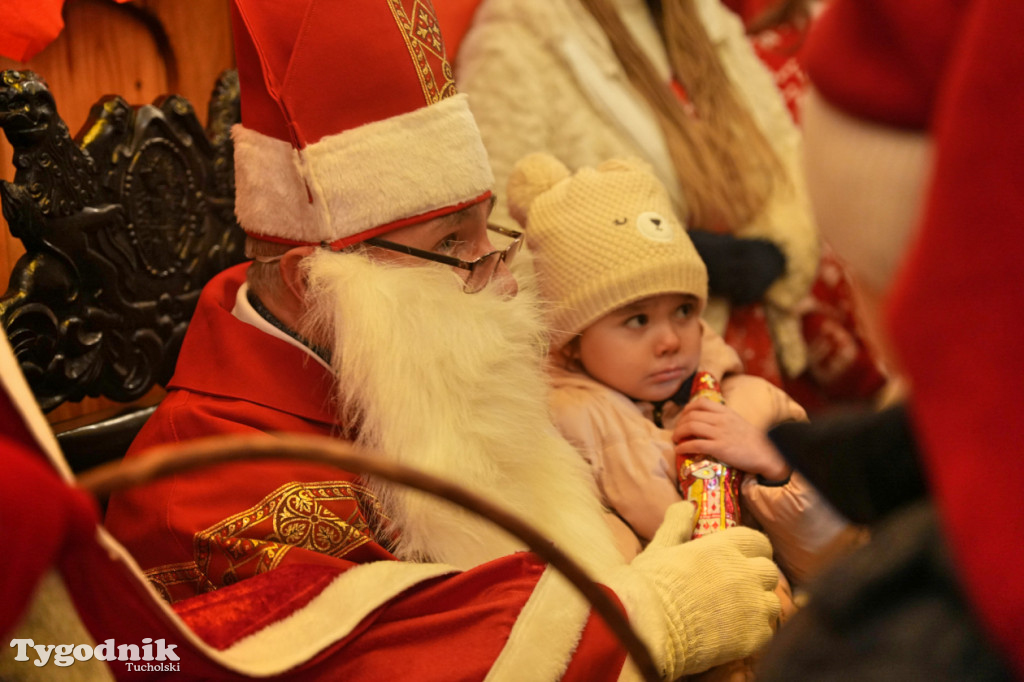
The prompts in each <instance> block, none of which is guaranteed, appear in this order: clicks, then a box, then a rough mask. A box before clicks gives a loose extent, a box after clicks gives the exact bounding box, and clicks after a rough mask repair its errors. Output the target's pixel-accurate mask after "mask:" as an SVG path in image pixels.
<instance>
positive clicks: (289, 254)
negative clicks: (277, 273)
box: [279, 246, 317, 310]
mask: <svg viewBox="0 0 1024 682" xmlns="http://www.w3.org/2000/svg"><path fill="white" fill-rule="evenodd" d="M316 248H317V247H316V246H296V247H295V248H294V249H290V250H289V251H286V252H285V253H284V255H283V256H281V261H280V265H279V267H280V269H281V280H282V281H283V282H284V286H285V290H286V291H287V292H288V297H289V299H291V300H289V301H288V303H289V304H297V305H298V308H297V310H301V308H302V304H303V302H304V301H305V300H306V286H307V282H306V271H305V269H303V268H302V267H301V265H300V263H301V262H302V259H304V258H306V257H307V256H309V255H311V254H312V253H313V250H314V249H316Z"/></svg>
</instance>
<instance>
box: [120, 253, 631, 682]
mask: <svg viewBox="0 0 1024 682" xmlns="http://www.w3.org/2000/svg"><path fill="white" fill-rule="evenodd" d="M245 267H246V266H244V265H243V266H238V267H235V268H232V269H231V270H228V271H226V272H225V273H222V274H221V275H219V276H218V277H216V278H215V279H214V280H213V281H211V282H210V284H209V285H208V286H207V287H206V289H205V290H204V292H203V294H202V297H201V299H200V302H199V305H198V308H197V310H196V313H195V316H194V317H193V320H192V322H191V324H190V327H189V331H188V334H187V335H186V339H185V342H184V345H183V347H182V351H181V355H180V360H179V362H178V368H177V371H176V373H175V375H174V377H173V379H172V380H171V382H170V384H169V385H168V388H169V392H168V395H167V397H166V398H165V399H164V400H163V401H162V402H161V404H160V407H159V408H158V409H157V411H156V412H155V413H154V415H153V417H152V418H151V419H150V420H149V422H148V423H147V424H146V426H145V428H144V429H143V431H142V432H141V433H140V435H139V437H138V439H137V440H136V442H135V443H134V445H133V447H132V449H131V451H130V452H129V454H128V457H137V456H140V454H142V453H143V451H144V450H145V449H146V448H147V447H150V446H154V445H157V444H167V443H173V442H181V441H185V440H188V439H190V438H196V437H201V436H211V435H218V434H225V433H250V432H258V431H287V432H294V433H313V434H331V433H332V432H336V431H337V430H338V429H337V426H336V424H335V422H334V418H333V414H332V409H331V397H330V396H331V390H330V389H331V385H332V380H333V378H332V376H331V374H330V372H329V371H328V370H327V369H326V368H325V367H324V366H323V365H321V364H320V363H318V362H317V361H316V360H314V359H313V358H311V357H310V356H309V355H308V354H307V353H304V352H303V351H302V350H301V349H298V348H296V347H295V346H292V345H289V344H288V343H286V342H284V341H282V340H280V339H277V338H274V337H272V336H270V335H268V334H266V333H264V332H263V331H261V330H259V329H257V328H256V327H253V326H251V325H249V324H246V323H244V322H242V321H240V320H238V319H237V318H235V317H234V316H233V315H232V313H231V310H232V308H233V306H234V303H235V297H236V293H237V291H238V288H239V287H240V286H241V284H242V282H243V281H244V272H245ZM377 514H379V510H378V509H377V505H376V502H375V500H374V499H373V497H372V496H371V495H370V494H369V492H368V490H367V489H366V488H365V487H364V486H363V485H362V484H361V483H360V480H359V478H358V477H357V476H355V475H353V474H351V473H348V472H344V471H340V470H338V469H334V468H332V467H328V466H324V465H317V464H309V463H301V462H294V461H282V462H280V463H272V462H234V463H230V464H224V465H219V466H217V467H216V468H210V469H203V470H199V471H198V472H193V473H186V474H179V475H176V476H173V477H171V478H168V479H164V480H161V481H159V482H157V483H155V484H152V485H148V486H146V487H145V488H140V489H137V490H134V491H131V492H129V493H127V494H123V495H118V496H116V497H114V498H112V499H111V502H110V506H109V508H108V514H107V525H108V528H109V529H110V530H111V532H112V533H113V534H114V535H115V537H117V538H118V539H119V540H120V541H121V542H123V543H124V545H125V546H126V547H127V549H128V550H129V551H130V552H131V553H132V555H133V556H134V558H135V560H136V561H138V563H139V564H140V566H141V567H142V568H143V569H145V571H146V574H147V576H148V577H149V580H150V582H151V583H152V584H153V585H154V586H155V587H156V588H157V590H158V591H159V592H161V593H162V595H163V596H164V597H165V598H167V599H169V600H170V601H172V602H174V609H175V610H176V611H177V613H178V614H179V615H180V616H181V617H182V618H184V620H185V622H186V623H188V624H189V625H190V626H191V627H192V628H193V629H194V630H195V631H196V632H197V633H198V634H199V635H200V636H201V637H202V638H203V640H205V642H206V643H207V644H209V645H211V646H212V647H214V648H216V649H220V650H230V648H231V647H232V646H233V645H236V644H237V643H238V642H239V641H241V640H242V639H243V638H244V637H246V636H248V635H251V634H253V633H254V632H257V631H259V630H261V629H262V628H264V626H266V625H271V626H274V627H279V628H280V627H281V621H282V619H284V618H285V617H288V616H291V617H292V618H293V620H294V618H295V614H296V613H304V614H308V613H313V614H314V616H315V617H314V622H315V623H316V628H315V630H317V632H316V633H315V634H316V635H318V637H311V635H312V634H314V633H312V632H303V631H299V632H289V631H288V630H287V629H286V628H285V629H284V630H283V631H284V632H285V633H287V634H286V636H290V637H295V638H296V644H298V643H299V642H302V647H303V648H304V649H308V650H309V652H310V655H309V656H300V655H297V654H294V653H290V655H291V656H292V657H295V658H299V659H301V660H299V661H298V668H297V669H298V670H301V671H303V672H302V674H301V675H300V677H301V678H302V679H316V678H317V675H318V674H319V675H321V676H323V677H324V678H325V679H343V678H351V679H389V678H392V677H401V678H406V677H409V678H410V679H417V680H429V679H437V680H439V681H440V680H453V679H467V680H473V679H483V678H484V677H485V676H486V675H487V673H488V671H489V670H490V668H491V666H492V664H493V663H494V661H495V659H496V658H497V656H498V654H499V653H501V652H502V649H503V647H504V646H505V644H506V641H507V640H508V639H509V635H510V632H511V630H512V627H513V626H514V625H516V623H517V618H518V617H519V615H520V611H521V610H522V607H523V606H524V604H525V603H526V600H527V599H529V597H530V596H531V594H532V593H533V589H534V587H535V586H536V585H537V583H538V581H539V580H540V579H541V576H542V574H543V573H544V571H545V568H546V567H545V566H544V565H543V563H541V562H540V561H539V560H538V559H537V558H536V557H534V556H533V555H531V554H527V553H518V554H515V555H512V556H509V557H504V558H501V559H497V560H495V561H491V562H489V563H487V564H484V565H482V566H479V567H477V568H474V569H472V570H469V571H464V572H458V571H456V570H455V569H450V568H449V569H448V570H444V569H437V568H431V566H432V565H424V564H408V563H404V562H398V561H394V557H393V556H392V555H391V554H390V553H389V552H388V551H387V550H386V549H385V548H384V547H383V546H382V545H381V544H380V542H379V541H378V538H377V537H376V536H375V534H374V532H373V528H374V527H375V524H376V520H375V518H374V517H375V515H377ZM370 565H372V568H373V569H374V570H375V571H377V573H378V574H379V575H378V576H377V578H375V580H376V582H374V583H373V585H372V589H367V585H366V584H365V583H358V582H355V583H352V584H353V587H352V588H351V594H349V593H347V592H345V589H346V588H345V580H346V578H353V580H355V578H354V576H355V575H356V574H357V573H358V572H357V573H351V574H349V573H348V572H349V571H350V569H355V568H360V569H362V570H363V575H365V574H366V572H365V571H366V569H367V568H368V567H369V566H370ZM329 589H336V590H340V594H342V595H347V596H342V597H341V598H340V600H339V596H338V594H333V595H331V596H330V598H327V597H326V596H325V594H326V591H327V590H329ZM339 604H343V605H344V606H345V607H346V609H347V608H348V607H350V606H351V609H350V613H355V614H358V615H359V617H352V618H349V620H353V618H354V622H352V623H348V624H343V623H342V622H343V621H345V620H346V613H345V611H346V609H339V608H338V606H339ZM332 608H333V609H334V610H333V611H332V610H330V609H332ZM364 612H365V613H364ZM317 614H323V615H322V616H320V615H317ZM321 628H323V631H320V630H321ZM293 630H294V628H293ZM147 636H151V635H147ZM310 639H320V640H323V643H324V645H323V646H322V647H318V646H316V645H314V644H311V643H309V641H308V640H310ZM293 649H294V647H293ZM569 649H572V647H568V648H567V649H566V650H562V651H557V650H552V651H547V652H540V651H538V652H537V655H538V656H552V657H559V660H562V661H564V662H565V663H566V664H568V670H567V671H566V675H565V677H564V678H563V679H581V680H583V679H586V680H600V679H616V678H617V677H618V674H619V671H620V670H621V668H622V664H623V661H624V658H625V656H624V652H623V650H622V649H621V647H619V646H618V644H617V643H616V642H615V641H614V639H613V638H612V636H611V635H610V633H609V632H608V630H607V628H606V627H605V625H604V623H603V621H601V620H600V619H599V618H598V617H596V616H595V615H593V614H591V615H590V616H589V619H587V620H586V625H585V627H584V629H583V632H582V635H581V638H580V640H579V642H578V645H577V646H576V647H575V650H574V651H572V650H569ZM202 663H203V664H204V665H210V662H209V661H202ZM182 670H183V671H184V667H183V668H182Z"/></svg>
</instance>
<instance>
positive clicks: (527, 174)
mask: <svg viewBox="0 0 1024 682" xmlns="http://www.w3.org/2000/svg"><path fill="white" fill-rule="evenodd" d="M570 175H571V173H570V172H569V169H568V168H566V166H565V164H564V163H562V162H561V161H559V160H558V159H556V158H555V157H553V156H551V155H550V154H545V153H543V152H535V153H533V154H528V155H526V156H524V157H523V158H521V159H519V161H517V162H516V165H515V166H513V167H512V172H511V174H509V178H508V187H507V189H506V192H507V195H508V212H509V213H510V214H511V216H512V217H513V218H515V219H516V221H517V222H518V223H519V224H520V225H522V226H524V227H525V226H526V214H527V213H528V212H529V210H530V204H532V203H533V200H534V199H536V198H537V197H538V196H540V195H541V194H543V193H544V192H546V191H548V190H549V189H551V188H552V187H554V186H555V185H557V184H558V183H559V182H561V181H562V180H564V179H566V178H567V177H569V176H570Z"/></svg>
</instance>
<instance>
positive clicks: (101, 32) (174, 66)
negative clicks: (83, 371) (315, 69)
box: [0, 0, 234, 422]
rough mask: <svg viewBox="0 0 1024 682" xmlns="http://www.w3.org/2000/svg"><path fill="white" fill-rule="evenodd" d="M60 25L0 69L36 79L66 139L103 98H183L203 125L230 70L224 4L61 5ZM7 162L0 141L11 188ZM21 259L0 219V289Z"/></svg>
mask: <svg viewBox="0 0 1024 682" xmlns="http://www.w3.org/2000/svg"><path fill="white" fill-rule="evenodd" d="M64 19H65V27H64V31H63V32H62V33H61V35H60V36H59V37H58V38H57V40H56V41H54V42H53V43H52V44H50V45H49V46H48V47H47V48H46V49H45V50H43V51H42V52H40V53H39V54H38V55H36V56H35V57H34V58H33V59H32V60H30V61H29V62H26V63H19V62H15V61H13V60H10V59H6V58H3V57H0V69H12V68H13V69H32V70H33V71H35V72H37V73H39V74H40V75H41V76H42V77H43V78H44V79H45V80H46V82H47V84H48V85H49V86H50V90H51V91H52V92H53V94H54V97H55V99H56V101H57V111H58V112H59V113H60V115H61V117H62V118H63V119H64V121H65V122H67V124H68V128H69V129H70V130H71V131H72V134H74V133H76V132H77V131H78V129H79V128H80V127H81V126H82V124H83V123H85V119H86V117H87V116H88V114H89V109H90V107H91V106H92V105H93V104H94V103H95V102H96V100H97V99H99V98H100V97H101V96H103V95H107V94H116V95H120V96H122V97H124V98H125V99H126V100H128V101H129V102H131V103H132V104H148V103H150V102H152V101H153V100H154V99H155V98H156V97H158V96H159V95H162V94H167V93H176V94H180V95H184V96H185V97H187V98H188V99H189V101H190V102H192V105H193V106H194V107H195V109H196V112H197V113H198V114H199V116H200V120H201V121H202V122H203V123H204V124H205V122H206V107H207V103H208V101H209V96H210V91H211V90H212V89H213V85H214V82H215V81H216V79H217V76H218V74H220V72H221V71H223V70H224V69H228V68H232V67H233V66H234V52H233V48H232V45H231V17H230V10H229V4H228V0H133V2H131V3H127V4H124V5H120V4H117V3H114V2H112V1H110V0H68V1H67V2H66V3H65V8H64ZM3 20H4V21H8V20H10V19H9V18H8V17H4V18H3ZM12 155H13V151H12V149H11V146H10V144H9V143H8V142H7V139H6V138H5V137H3V135H2V134H0V179H4V180H13V178H14V167H13V166H12V164H11V158H12ZM23 252H24V249H23V248H22V246H21V243H20V242H19V241H18V240H16V239H14V238H13V237H11V236H10V232H9V231H8V229H7V224H6V222H4V221H3V218H2V217H0V276H2V278H0V287H2V288H3V289H6V287H7V281H8V277H9V275H10V272H11V269H12V267H13V265H14V263H15V261H17V259H18V257H19V256H20V255H21V254H22V253H23ZM110 406H111V403H109V402H108V401H105V400H102V399H92V398H87V399H86V400H83V401H82V402H81V403H77V404H67V405H64V406H61V407H59V408H57V409H56V410H54V411H53V412H52V413H50V415H49V418H50V421H51V422H57V421H61V420H64V419H69V418H72V417H77V416H80V415H82V414H87V413H90V412H93V411H95V410H98V409H103V408H106V407H110Z"/></svg>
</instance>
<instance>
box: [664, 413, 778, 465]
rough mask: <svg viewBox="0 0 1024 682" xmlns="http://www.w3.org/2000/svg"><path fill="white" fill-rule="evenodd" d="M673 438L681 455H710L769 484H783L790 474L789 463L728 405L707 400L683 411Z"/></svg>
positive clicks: (765, 437) (677, 451)
mask: <svg viewBox="0 0 1024 682" xmlns="http://www.w3.org/2000/svg"><path fill="white" fill-rule="evenodd" d="M672 438H673V440H674V441H675V442H676V454H679V455H683V456H686V457H694V456H696V455H709V456H711V457H714V458H715V459H717V460H718V461H720V462H722V463H723V464H728V465H729V466H732V467H735V468H737V469H740V470H741V471H746V472H748V473H752V474H760V475H761V477H762V478H765V479H767V480H769V481H782V480H785V479H786V477H788V476H789V474H790V468H789V465H787V464H786V460H784V459H783V458H782V455H780V454H779V452H778V451H777V450H776V449H775V447H774V446H773V445H772V444H771V442H770V441H769V440H768V437H767V436H765V435H764V433H763V432H761V431H760V430H758V429H757V428H755V427H754V426H753V425H752V424H751V423H750V422H748V421H747V420H746V419H744V418H743V417H741V416H740V415H739V414H738V413H737V412H736V411H735V410H733V409H732V408H730V407H729V406H727V405H721V404H719V403H716V402H714V401H711V400H708V399H707V398H698V399H697V400H694V401H692V402H690V403H689V404H687V406H686V407H685V408H683V411H682V412H681V413H680V415H679V419H678V420H677V421H676V426H675V430H674V431H673V433H672Z"/></svg>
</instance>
